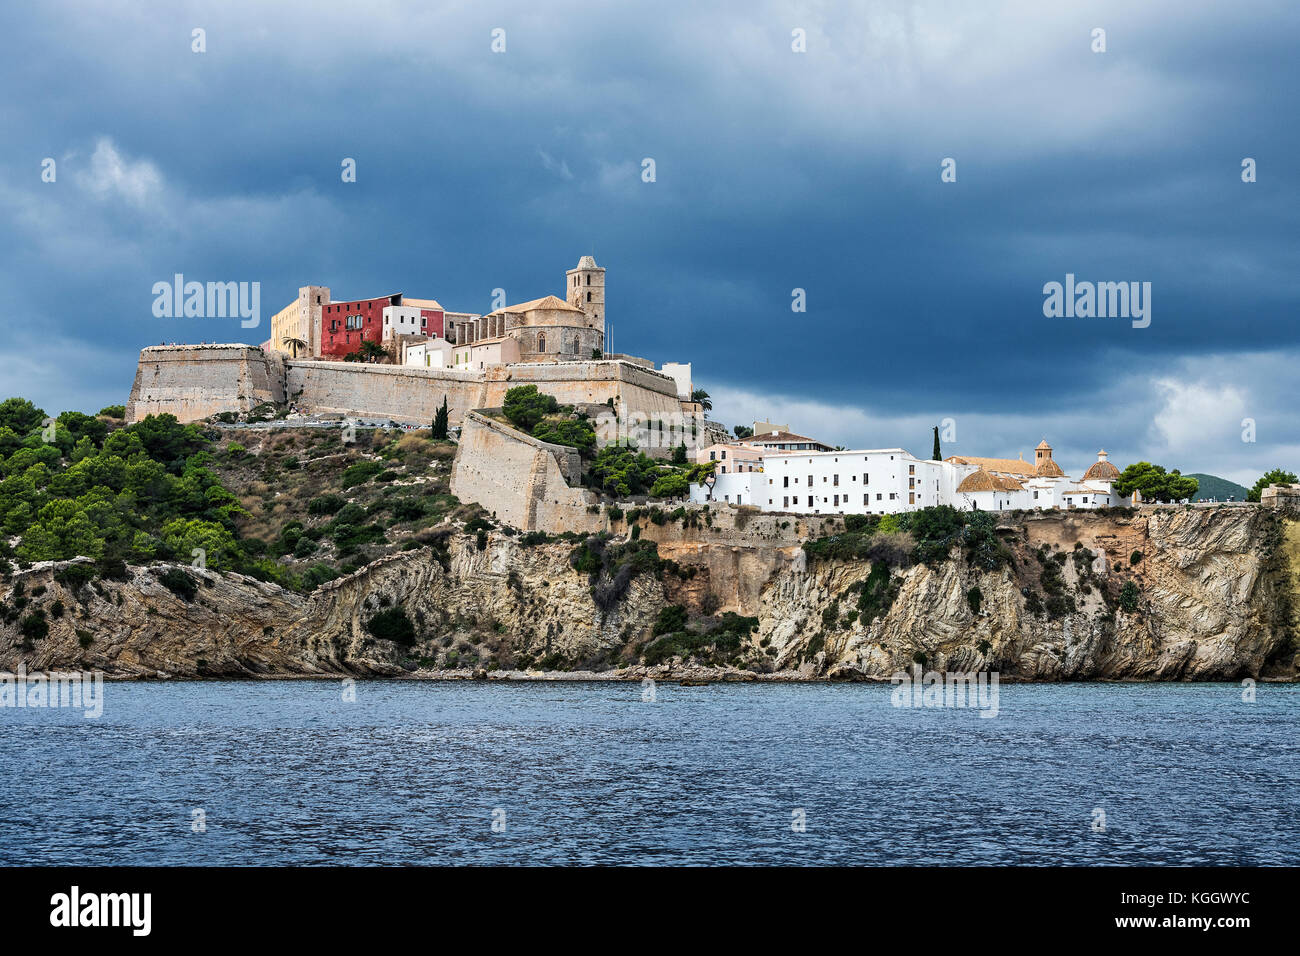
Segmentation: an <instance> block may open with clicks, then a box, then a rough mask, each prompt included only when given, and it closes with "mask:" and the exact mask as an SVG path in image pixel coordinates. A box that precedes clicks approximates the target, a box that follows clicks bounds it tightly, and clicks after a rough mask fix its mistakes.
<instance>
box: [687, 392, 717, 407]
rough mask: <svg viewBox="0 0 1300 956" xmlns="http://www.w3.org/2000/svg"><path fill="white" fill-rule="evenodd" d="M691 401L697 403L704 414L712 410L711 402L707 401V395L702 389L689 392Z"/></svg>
mask: <svg viewBox="0 0 1300 956" xmlns="http://www.w3.org/2000/svg"><path fill="white" fill-rule="evenodd" d="M691 401H693V402H698V403H699V405H700V408H702V409H704V410H705V411H706V412H708V411H712V410H713V402H712V401H711V400H710V399H709V393H708V392H706V391H705V390H704V389H702V388H697V389H696V390H695V391H693V392H691Z"/></svg>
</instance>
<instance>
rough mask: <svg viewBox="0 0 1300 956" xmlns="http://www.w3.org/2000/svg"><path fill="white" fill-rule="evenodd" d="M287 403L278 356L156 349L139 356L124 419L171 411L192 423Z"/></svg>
mask: <svg viewBox="0 0 1300 956" xmlns="http://www.w3.org/2000/svg"><path fill="white" fill-rule="evenodd" d="M285 400H286V398H285V370H284V361H283V359H282V358H281V357H280V356H279V355H278V354H272V355H268V354H267V353H265V352H263V351H262V350H261V349H260V348H257V347H256V346H252V345H155V346H151V347H150V348H146V349H143V350H142V351H141V352H140V361H139V364H137V366H136V370H135V382H134V384H132V386H131V395H130V398H128V400H127V403H126V420H127V421H128V422H138V421H139V420H140V419H142V418H144V417H145V416H146V415H161V414H164V413H171V414H172V415H175V416H176V417H177V418H178V419H180V420H181V421H183V422H193V421H198V420H199V419H202V418H207V417H208V416H209V415H216V414H217V413H219V412H240V413H243V412H247V411H248V410H249V409H251V408H254V407H255V406H257V405H260V404H262V403H263V402H284V401H285Z"/></svg>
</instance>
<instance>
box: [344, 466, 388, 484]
mask: <svg viewBox="0 0 1300 956" xmlns="http://www.w3.org/2000/svg"><path fill="white" fill-rule="evenodd" d="M383 470H384V466H383V465H382V464H380V463H379V462H377V461H359V462H357V463H356V464H355V465H349V466H348V467H347V468H344V469H343V475H342V476H341V478H340V479H339V483H340V484H341V485H342V486H343V487H344V488H345V489H346V488H354V487H356V486H357V485H363V484H365V483H366V482H367V481H369V480H370V479H371V478H373V477H375V475H377V474H379V473H380V472H381V471H383Z"/></svg>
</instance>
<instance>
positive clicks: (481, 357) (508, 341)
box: [451, 335, 520, 372]
mask: <svg viewBox="0 0 1300 956" xmlns="http://www.w3.org/2000/svg"><path fill="white" fill-rule="evenodd" d="M451 355H452V368H456V369H466V370H469V371H473V372H481V371H483V369H485V368H487V367H488V366H489V365H511V364H513V363H515V362H518V361H519V360H520V359H519V343H518V342H517V341H515V340H514V339H512V338H510V337H509V336H505V335H502V336H498V337H497V338H493V339H481V340H479V341H476V342H474V343H473V344H470V345H455V346H453V347H452V349H451Z"/></svg>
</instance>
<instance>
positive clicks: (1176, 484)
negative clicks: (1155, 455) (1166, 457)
mask: <svg viewBox="0 0 1300 956" xmlns="http://www.w3.org/2000/svg"><path fill="white" fill-rule="evenodd" d="M1114 487H1115V490H1116V491H1117V492H1119V493H1120V494H1121V495H1124V496H1125V497H1128V496H1129V495H1131V494H1133V492H1135V491H1136V492H1138V493H1139V494H1141V495H1142V498H1143V499H1144V500H1146V501H1182V500H1183V499H1184V498H1191V497H1192V495H1194V494H1196V489H1197V488H1199V487H1200V482H1198V481H1197V480H1196V479H1195V478H1188V477H1186V476H1184V475H1183V473H1182V472H1180V471H1179V470H1178V469H1177V468H1175V469H1174V470H1173V471H1170V472H1166V471H1165V469H1164V466H1162V465H1153V464H1151V462H1149V461H1139V462H1138V463H1137V464H1134V465H1129V466H1128V467H1127V468H1125V469H1124V471H1123V473H1122V474H1121V475H1120V476H1119V477H1118V478H1116V479H1115V485H1114Z"/></svg>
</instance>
